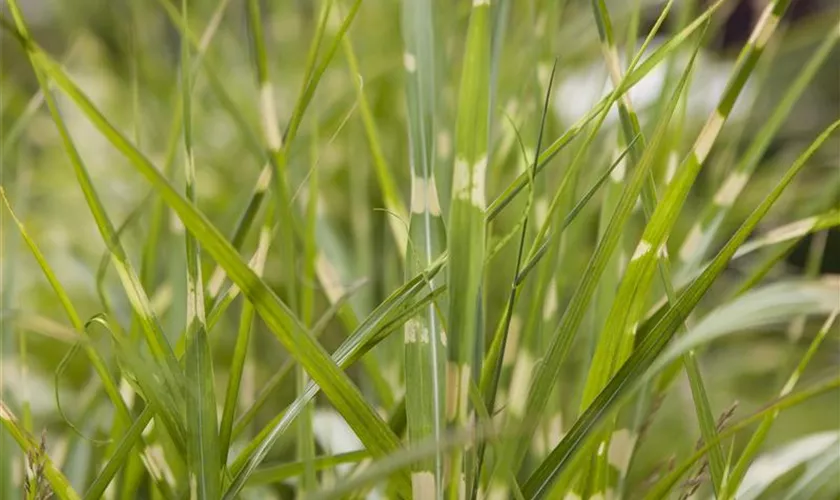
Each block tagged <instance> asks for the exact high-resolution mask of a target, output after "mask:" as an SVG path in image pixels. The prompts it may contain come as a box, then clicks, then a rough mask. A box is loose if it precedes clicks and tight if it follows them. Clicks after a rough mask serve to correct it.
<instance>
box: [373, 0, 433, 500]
mask: <svg viewBox="0 0 840 500" xmlns="http://www.w3.org/2000/svg"><path fill="white" fill-rule="evenodd" d="M432 12H433V11H432V2H431V1H429V0H404V1H403V2H402V26H403V38H404V41H403V44H404V50H405V52H404V54H403V66H404V69H405V87H406V101H407V107H408V137H409V150H410V158H409V163H410V166H411V215H410V218H409V225H408V237H409V240H408V246H407V247H406V249H405V252H406V253H405V264H406V266H405V268H406V276H407V277H409V278H410V277H412V276H414V275H415V274H417V273H418V272H421V271H422V270H423V269H425V268H426V267H428V266H429V265H430V264H432V263H433V262H434V261H435V260H436V259H437V258H438V257H439V256H440V255H441V254H442V253H443V251H444V249H445V248H446V233H445V228H444V226H443V218H442V217H441V210H440V199H439V198H438V190H437V182H436V180H435V174H434V173H435V170H436V169H435V164H434V163H435V158H436V155H435V143H434V141H435V137H436V126H435V109H436V105H435V103H436V96H435V86H436V82H435V71H434V69H435V46H434V40H435V37H434V20H433V18H432ZM385 199H386V200H387V197H386V198H385ZM390 219H391V220H392V221H394V218H393V217H391V218H390ZM400 231H401V232H402V229H400ZM428 285H429V288H430V289H434V288H435V281H434V280H433V279H430V280H429V284H428ZM445 338H446V333H445V332H444V330H443V322H442V321H441V317H440V315H439V313H438V308H437V305H436V304H435V303H431V304H429V305H428V306H427V307H426V309H425V310H424V311H422V312H421V313H420V314H418V315H417V316H416V317H415V318H412V319H410V320H408V322H407V323H406V325H405V336H404V343H405V385H406V395H405V405H406V417H407V423H408V437H409V443H410V444H416V443H420V442H423V441H425V440H427V439H430V438H431V439H433V440H434V441H440V440H441V439H442V436H443V432H444V429H445V424H444V413H443V412H444V405H445V402H446V390H447V388H446V387H445V386H444V383H443V379H444V376H445V372H444V367H445V364H444V359H445V357H446V350H445V349H446V343H445ZM411 481H412V490H413V494H414V497H415V498H441V497H442V494H443V486H444V484H443V456H442V455H441V454H436V455H435V456H434V459H433V460H429V461H422V462H419V463H417V464H416V465H415V467H414V469H413V471H412V478H411Z"/></svg>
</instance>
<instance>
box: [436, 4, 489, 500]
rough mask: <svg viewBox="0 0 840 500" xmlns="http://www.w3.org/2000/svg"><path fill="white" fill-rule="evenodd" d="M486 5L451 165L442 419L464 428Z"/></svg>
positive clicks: (478, 270) (453, 480)
mask: <svg viewBox="0 0 840 500" xmlns="http://www.w3.org/2000/svg"><path fill="white" fill-rule="evenodd" d="M490 23H491V12H490V1H489V0H480V1H475V2H473V5H472V9H471V10H470V22H469V28H468V30H467V42H466V48H465V49H464V63H463V71H462V74H461V82H460V87H459V94H458V116H457V120H456V123H455V166H454V169H453V174H452V175H453V177H452V201H451V208H450V214H449V224H448V228H447V229H448V231H449V234H448V238H447V239H448V245H449V263H450V265H449V267H448V270H449V274H448V276H447V282H448V285H449V314H448V318H447V319H448V322H449V324H448V327H449V332H448V334H447V349H448V354H449V363H448V365H447V368H446V419H447V421H448V422H449V423H450V425H453V426H455V427H464V426H465V425H466V423H467V421H468V419H469V414H468V401H469V394H468V393H469V391H468V387H469V382H470V379H472V378H474V377H475V375H476V374H477V373H480V371H478V372H477V371H476V369H478V370H480V365H479V366H477V367H476V366H475V365H474V362H475V353H476V346H477V345H480V339H481V338H482V337H483V335H482V333H481V330H480V325H481V324H482V323H483V321H482V320H481V318H480V317H479V315H480V314H481V311H482V309H483V308H482V306H481V304H482V299H481V295H482V287H481V282H482V275H483V273H484V253H485V245H486V242H485V239H486V234H485V229H484V212H485V209H486V206H487V202H486V201H485V199H486V193H485V177H486V175H487V173H486V170H487V164H488V160H489V151H488V148H487V143H488V140H489V126H490V115H489V106H490V42H491V30H490V28H491V26H490ZM463 471H464V463H463V457H462V454H461V450H456V452H455V453H454V455H453V457H452V461H451V467H450V476H449V481H450V482H449V492H450V494H449V496H450V498H464V497H465V494H466V492H465V490H466V483H465V477H464V473H463Z"/></svg>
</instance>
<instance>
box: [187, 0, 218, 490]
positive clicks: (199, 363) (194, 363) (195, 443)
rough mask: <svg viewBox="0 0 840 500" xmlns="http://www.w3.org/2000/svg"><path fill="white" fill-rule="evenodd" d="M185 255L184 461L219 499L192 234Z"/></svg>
mask: <svg viewBox="0 0 840 500" xmlns="http://www.w3.org/2000/svg"><path fill="white" fill-rule="evenodd" d="M181 15H182V17H183V21H184V25H185V26H187V25H188V24H189V17H188V10H187V0H182V1H181ZM190 60H191V56H190V44H189V41H188V40H187V37H186V35H185V34H182V35H181V92H182V94H181V95H182V96H183V97H182V102H183V113H184V119H183V123H184V127H183V138H184V177H185V179H186V186H185V190H186V192H185V197H186V199H187V201H188V202H190V203H192V204H196V202H197V199H196V172H195V153H194V151H193V144H192V141H193V135H192V79H191V78H190V73H191V69H192V65H191V64H190ZM185 241H186V255H187V260H186V261H187V318H186V327H187V335H186V342H187V351H186V358H185V375H186V389H185V395H184V399H185V400H186V422H187V462H188V465H189V471H190V472H189V487H190V497H191V498H197V499H200V500H214V499H217V498H219V495H220V494H221V492H220V479H221V475H220V471H219V433H218V427H217V421H216V395H215V386H214V383H213V382H214V381H213V360H212V353H211V350H210V343H209V341H208V339H207V324H206V317H205V312H204V281H203V280H202V279H201V250H200V247H199V245H198V242H197V241H196V239H195V237H194V236H193V235H192V234H191V233H189V232H188V233H187V234H186V236H185Z"/></svg>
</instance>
